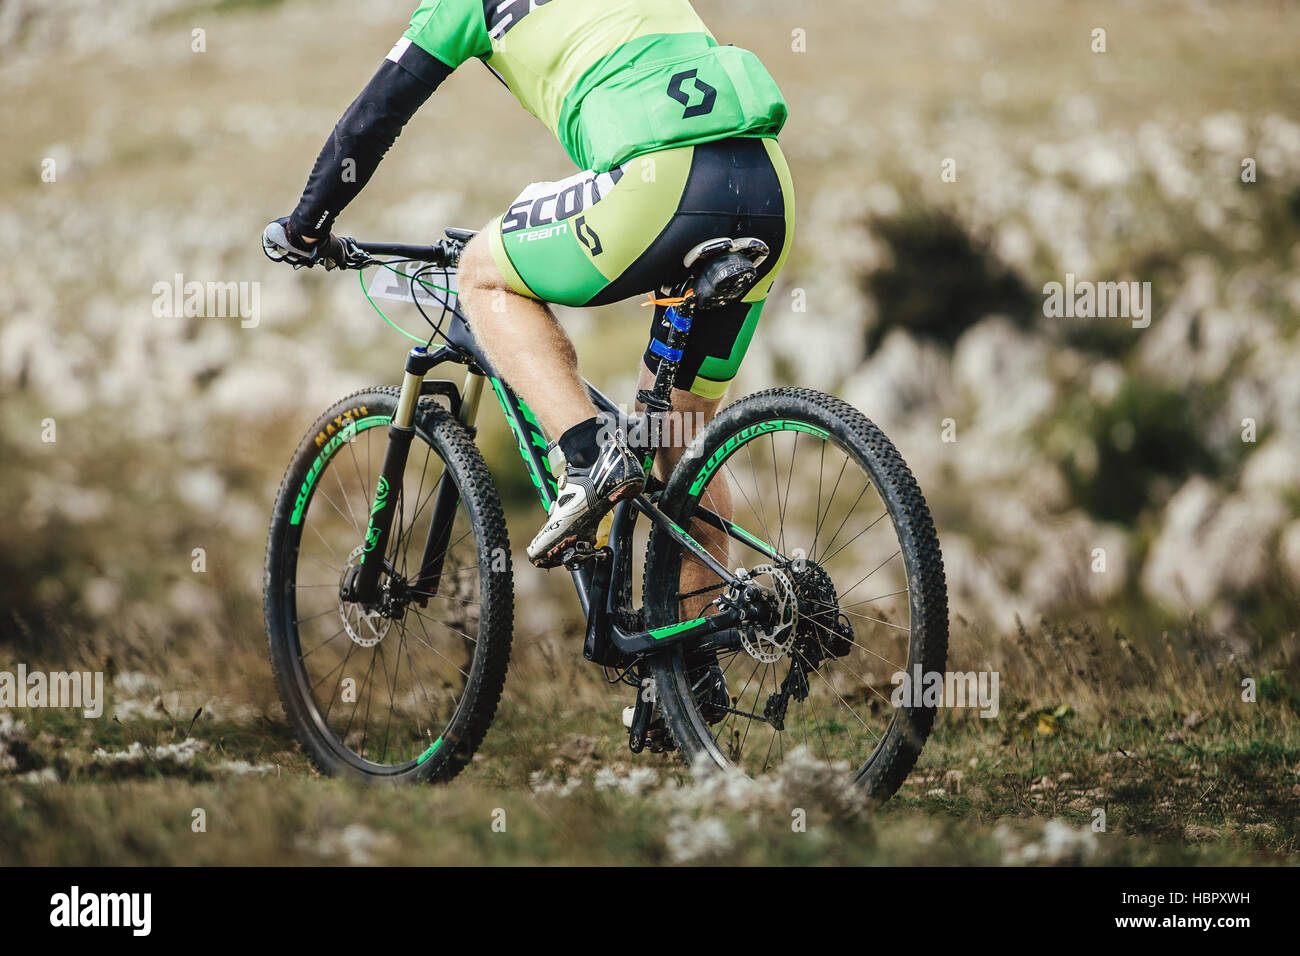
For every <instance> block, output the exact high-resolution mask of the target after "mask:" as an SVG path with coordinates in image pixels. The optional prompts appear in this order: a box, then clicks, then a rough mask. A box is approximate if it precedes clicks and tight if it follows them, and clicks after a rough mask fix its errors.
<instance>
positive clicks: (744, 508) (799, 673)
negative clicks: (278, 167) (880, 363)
mask: <svg viewBox="0 0 1300 956" xmlns="http://www.w3.org/2000/svg"><path fill="white" fill-rule="evenodd" d="M728 500H729V501H730V506H728V505H727V501H728ZM659 506H660V508H662V509H663V511H664V512H665V514H667V515H668V517H670V518H671V519H673V521H675V522H677V523H678V524H679V525H681V526H682V527H683V528H685V529H687V530H688V531H689V532H690V534H691V535H692V536H693V537H695V539H696V540H697V541H699V542H700V543H702V544H704V546H705V547H707V548H709V550H710V551H711V552H712V553H713V554H714V556H715V557H717V558H718V559H719V560H720V561H722V563H723V564H724V565H725V566H726V567H729V568H736V567H744V568H747V569H748V570H749V571H751V572H756V577H757V578H758V580H759V583H760V584H762V585H764V586H765V587H767V588H769V589H771V590H772V591H773V592H774V593H775V594H777V596H778V597H782V598H785V599H786V600H787V601H788V603H789V606H790V607H792V608H794V610H795V615H794V617H793V621H794V623H793V624H792V625H790V626H789V627H787V628H784V629H781V628H776V629H774V630H773V633H772V634H769V635H764V634H763V633H761V632H757V631H754V630H751V631H749V632H748V634H749V636H748V638H747V643H746V646H745V647H743V648H740V649H736V650H732V651H727V652H720V653H718V654H717V655H716V660H715V659H714V657H713V656H710V657H708V658H700V657H699V656H698V655H693V654H692V652H691V651H690V649H689V648H687V647H683V646H678V647H675V648H671V649H669V650H668V651H666V652H664V653H663V654H660V655H658V656H656V657H655V658H652V659H651V670H652V674H653V677H654V681H655V693H656V698H657V701H658V703H659V706H660V709H661V711H662V713H663V716H664V718H665V721H666V723H667V725H668V728H669V730H670V731H671V733H672V735H673V739H674V741H675V742H676V744H677V746H678V748H679V750H680V751H681V752H682V755H683V756H684V757H685V758H686V759H687V760H688V761H691V762H693V761H695V760H697V759H699V758H700V757H704V758H706V759H707V761H708V762H711V763H712V764H714V765H716V766H718V767H721V768H724V769H740V770H743V771H745V772H747V773H750V774H761V773H763V772H765V771H767V770H770V769H771V768H773V767H774V766H776V765H779V764H780V763H781V762H783V761H784V760H785V759H786V758H787V757H788V756H790V755H791V754H792V753H793V752H794V751H795V750H796V749H797V748H799V747H804V748H806V749H807V751H808V752H809V753H810V754H811V755H812V756H813V757H815V758H818V759H822V760H826V761H831V762H846V763H847V764H848V766H849V767H850V768H851V771H852V773H853V776H854V779H855V781H856V782H857V783H859V784H861V785H862V786H863V787H865V788H866V790H867V791H868V793H869V794H870V795H871V797H872V798H873V799H874V800H877V801H883V800H885V799H888V797H889V796H891V795H892V794H893V793H894V791H895V790H896V789H897V788H898V786H899V784H901V783H902V781H903V779H904V777H906V776H907V773H908V772H909V771H910V770H911V768H912V766H913V765H914V764H915V762H916V759H917V757H918V756H919V754H920V752H921V747H922V745H923V744H924V742H925V739H926V737H927V736H928V734H929V732H930V728H931V726H932V724H933V722H934V717H935V708H934V707H926V706H921V705H920V704H919V702H918V703H917V705H915V706H900V707H895V706H893V704H892V701H891V695H892V692H893V690H894V686H895V685H894V684H893V682H892V680H891V678H893V676H894V675H895V674H896V673H898V672H900V671H905V672H907V673H909V674H911V673H913V668H914V667H915V666H917V665H918V664H919V665H920V666H921V668H922V669H923V670H924V671H926V672H931V671H942V670H943V669H944V663H945V660H946V656H947V646H948V602H947V591H946V587H945V583H944V574H943V560H942V556H941V554H940V551H939V542H938V538H937V537H936V535H935V531H934V524H933V522H932V520H931V518H930V512H929V509H928V508H927V506H926V503H925V499H924V497H923V496H922V494H921V490H920V488H919V487H917V484H916V481H915V480H914V479H913V477H912V474H911V472H910V471H909V470H908V468H907V465H906V464H905V463H904V462H903V459H902V458H901V456H900V455H899V454H898V452H897V450H896V449H895V448H894V446H893V445H892V444H891V443H890V441H889V439H888V438H886V437H885V435H884V434H883V433H882V432H881V431H880V430H879V429H878V428H877V427H876V426H875V425H874V424H872V423H871V422H870V421H869V420H868V419H867V418H866V417H865V416H864V415H862V413H860V412H859V411H857V410H856V409H854V408H853V407H852V406H850V405H847V404H846V403H844V402H842V401H840V400H838V399H835V398H832V397H831V396H829V395H825V394H822V393H820V392H816V391H813V390H810V389H794V388H779V389H772V390H769V391H765V392H759V393H757V394H754V395H751V396H748V397H747V398H743V399H741V400H740V401H738V402H736V403H735V404H733V405H731V406H730V407H729V408H727V409H726V410H725V411H724V412H722V413H721V414H720V415H719V416H718V417H717V418H716V419H714V420H713V421H712V422H711V423H710V424H709V425H708V427H707V428H706V429H705V430H704V432H703V433H702V435H701V436H700V437H699V439H698V454H696V455H694V456H692V457H689V458H688V457H684V458H683V459H682V461H681V463H680V464H679V465H678V466H677V468H676V469H675V470H674V472H673V474H672V475H671V476H670V478H669V480H668V483H667V485H666V487H665V489H664V492H663V495H662V497H661V499H660V501H659ZM701 507H703V508H708V509H710V510H713V511H715V512H722V513H724V514H725V513H727V512H730V514H731V519H730V520H731V521H732V522H734V524H735V525H737V526H739V528H740V529H741V531H740V535H741V537H742V538H745V539H748V540H745V541H738V540H736V539H735V538H730V539H728V538H724V537H723V536H722V535H720V533H718V532H717V531H716V530H715V529H712V528H711V527H710V526H708V525H706V524H705V523H704V522H703V521H701V520H699V519H697V518H696V513H697V511H698V509H700V508H701ZM684 553H685V552H684V550H683V549H682V547H681V546H680V545H679V544H678V543H677V542H676V541H675V540H674V539H673V538H672V537H671V536H670V535H667V534H664V533H661V532H659V531H658V529H656V530H655V532H654V533H652V534H651V537H650V542H649V546H648V552H647V558H646V575H645V588H644V590H645V595H646V598H645V605H646V620H647V624H648V626H650V627H652V628H659V627H664V626H667V625H672V624H675V623H678V622H680V621H682V620H683V619H686V620H689V619H690V618H692V617H694V616H695V615H696V614H698V613H708V609H705V610H704V611H700V610H699V609H698V605H700V604H702V603H704V602H705V601H707V600H711V599H713V598H716V597H717V596H718V593H719V591H720V590H721V587H722V582H721V581H720V580H719V579H718V578H717V577H716V576H711V580H712V581H714V582H717V583H716V584H715V585H713V586H712V587H710V585H708V584H705V585H703V586H701V587H700V590H701V591H703V592H704V593H703V594H702V595H701V596H699V597H696V598H691V599H689V600H693V601H694V602H695V604H696V606H697V607H696V609H695V610H691V609H690V608H686V607H684V605H685V604H686V602H685V601H683V600H682V599H681V595H680V594H679V581H680V580H681V572H682V567H683V555H684ZM689 560H690V561H691V562H695V561H696V559H694V558H690V559H689ZM762 568H767V569H768V570H766V571H760V570H759V569H762ZM719 672H720V673H721V675H722V677H723V679H724V681H725V694H724V693H721V692H720V691H718V690H716V689H713V690H710V689H709V688H710V687H716V677H717V675H718V673H719Z"/></svg>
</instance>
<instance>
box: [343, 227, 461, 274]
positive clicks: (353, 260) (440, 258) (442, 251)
mask: <svg viewBox="0 0 1300 956" xmlns="http://www.w3.org/2000/svg"><path fill="white" fill-rule="evenodd" d="M446 232H447V238H446V239H439V240H438V241H437V242H435V243H433V245H429V246H417V245H411V244H409V243H404V242H360V241H358V240H356V239H350V238H348V237H347V236H337V237H334V238H333V239H332V240H331V242H332V243H333V244H334V245H335V248H334V249H332V250H331V252H332V254H333V256H332V257H333V259H334V261H335V262H336V263H338V265H339V267H340V268H343V269H361V268H364V267H365V266H368V265H372V264H374V261H375V260H374V258H373V257H374V256H392V257H395V258H399V259H411V260H414V261H415V262H428V263H431V264H432V265H435V266H454V265H455V264H456V261H457V260H458V259H459V258H460V254H461V251H462V250H463V249H464V248H465V243H467V242H468V241H469V240H470V239H472V238H473V237H474V231H473V230H471V229H448V230H446Z"/></svg>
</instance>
